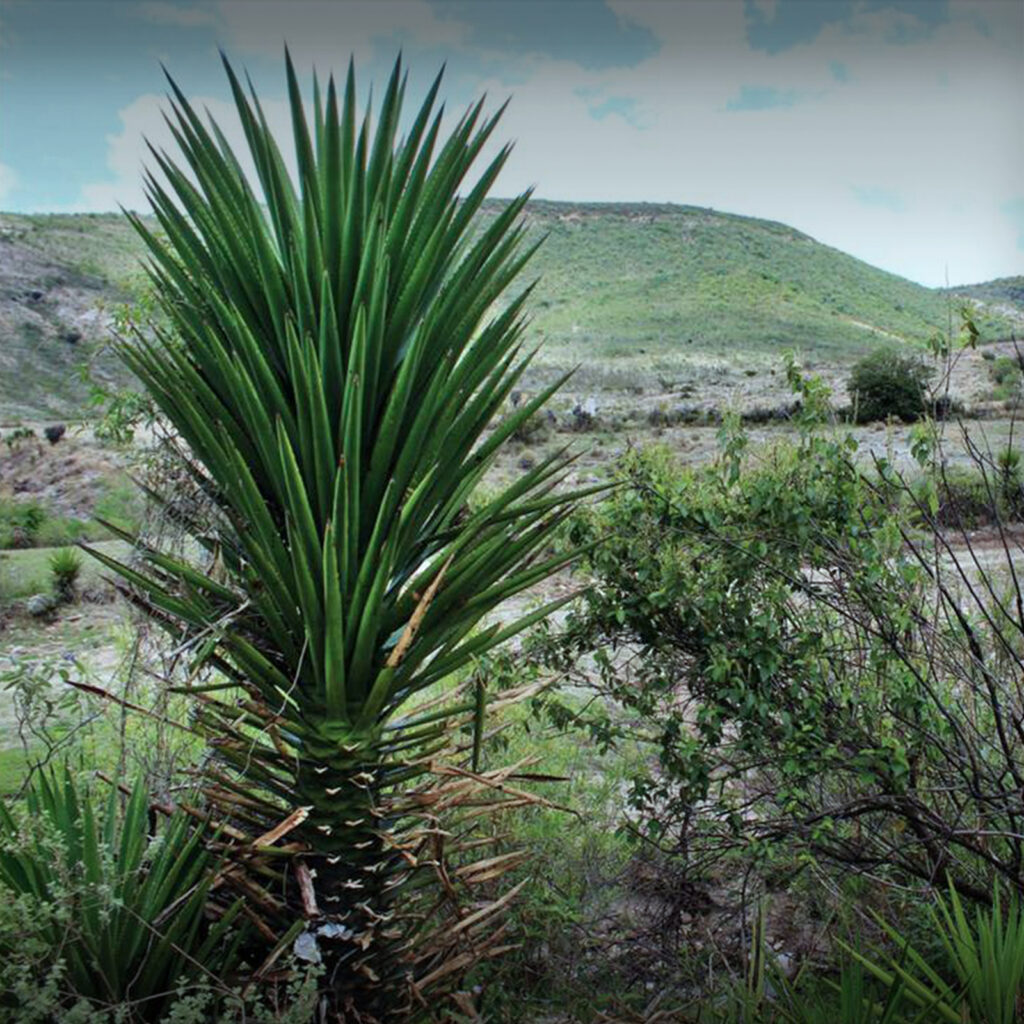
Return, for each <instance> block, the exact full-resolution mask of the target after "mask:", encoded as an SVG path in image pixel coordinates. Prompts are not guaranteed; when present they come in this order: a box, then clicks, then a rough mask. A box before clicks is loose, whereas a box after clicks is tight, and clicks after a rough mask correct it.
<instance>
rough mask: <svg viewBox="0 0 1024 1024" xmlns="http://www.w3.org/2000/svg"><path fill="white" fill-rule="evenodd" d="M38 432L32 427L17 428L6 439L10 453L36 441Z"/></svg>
mask: <svg viewBox="0 0 1024 1024" xmlns="http://www.w3.org/2000/svg"><path fill="white" fill-rule="evenodd" d="M35 439H36V432H35V431H34V430H33V429H32V428H31V427H15V429H14V430H12V431H11V432H10V433H9V434H8V435H7V436H6V437H5V438H4V443H5V444H6V445H7V450H8V451H10V452H13V451H17V450H18V448H20V447H21V446H22V444H24V443H25V442H26V441H34V440H35Z"/></svg>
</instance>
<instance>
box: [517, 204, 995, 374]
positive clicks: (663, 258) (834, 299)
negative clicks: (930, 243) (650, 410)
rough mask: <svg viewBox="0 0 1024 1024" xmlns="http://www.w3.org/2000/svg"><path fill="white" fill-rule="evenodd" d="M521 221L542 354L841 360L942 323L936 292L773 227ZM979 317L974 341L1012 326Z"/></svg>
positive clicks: (561, 212)
mask: <svg viewBox="0 0 1024 1024" xmlns="http://www.w3.org/2000/svg"><path fill="white" fill-rule="evenodd" d="M531 217H532V219H533V221H534V225H535V228H536V229H538V230H545V231H547V232H548V233H549V234H548V239H547V241H546V243H545V244H544V246H543V247H542V248H541V251H540V252H539V253H538V254H537V257H536V258H535V263H534V271H535V272H540V273H541V275H542V278H541V283H540V286H539V288H538V291H537V295H536V301H535V303H534V306H535V308H536V309H537V312H536V315H535V317H534V323H535V327H536V330H537V332H538V333H539V334H540V335H542V336H543V337H544V339H545V341H546V345H545V351H544V354H543V358H544V359H545V360H549V359H550V360H556V361H559V362H561V361H569V360H570V357H574V358H575V359H577V360H580V361H583V362H589V361H590V360H591V359H594V358H599V359H608V358H616V357H619V358H623V357H626V358H637V357H638V356H640V355H644V356H646V357H647V359H648V361H649V362H651V363H652V364H657V363H660V362H665V361H668V362H673V361H678V360H680V359H682V360H684V361H692V360H694V359H700V360H707V359H709V358H711V359H718V360H722V361H724V362H726V363H734V364H735V363H743V364H748V363H749V361H750V360H751V359H753V360H754V362H755V363H760V362H763V361H766V360H770V359H777V357H778V355H779V353H780V352H781V350H783V349H784V348H787V347H790V346H792V347H796V348H798V349H801V350H803V351H804V352H805V353H806V354H807V355H808V356H810V357H811V358H812V359H816V360H826V361H830V362H832V361H838V362H848V361H849V360H850V359H852V358H854V357H855V356H856V355H857V354H858V353H859V352H861V351H863V350H864V349H865V348H867V347H869V346H872V345H874V344H877V343H878V342H880V341H883V342H892V341H902V342H908V343H922V342H924V341H926V340H927V339H928V338H929V337H930V336H931V335H932V334H933V333H934V332H935V331H936V330H941V329H943V328H944V327H945V325H946V323H947V320H948V312H949V307H948V299H947V297H946V296H944V295H943V294H942V293H940V292H938V291H935V290H932V289H929V288H924V287H922V286H921V285H917V284H914V283H913V282H911V281H907V280H905V279H903V278H901V277H897V276H896V275H895V274H890V273H887V272H885V271H882V270H879V269H877V268H875V267H872V266H869V265H868V264H866V263H864V262H862V261H860V260H858V259H855V258H854V257H852V256H849V255H847V254H845V253H843V252H840V251H838V250H836V249H832V248H830V247H828V246H825V245H822V244H821V243H819V242H816V241H814V239H812V238H810V237H809V236H807V235H804V234H802V233H801V232H799V231H796V230H794V229H793V228H790V227H787V226H785V225H783V224H777V223H773V222H771V221H764V220H758V219H756V218H752V217H740V216H736V215H731V214H724V213H718V212H714V211H710V210H706V209H701V208H697V207H687V206H668V205H666V206H642V205H630V206H619V205H594V206H567V205H564V204H555V203H542V202H536V203H534V204H532V206H531ZM981 319H982V323H980V324H979V326H980V327H981V329H982V332H983V335H989V336H996V335H1000V334H1002V333H1005V331H1006V330H1007V328H1008V325H1007V323H1006V321H1005V319H1004V318H1003V317H1001V316H999V315H992V316H983V317H982V318H981ZM641 350H643V351H641Z"/></svg>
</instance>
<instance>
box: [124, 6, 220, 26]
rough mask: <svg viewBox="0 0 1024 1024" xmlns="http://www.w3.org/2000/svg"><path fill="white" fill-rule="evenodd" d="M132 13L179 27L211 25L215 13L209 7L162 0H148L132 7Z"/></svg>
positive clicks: (214, 20)
mask: <svg viewBox="0 0 1024 1024" xmlns="http://www.w3.org/2000/svg"><path fill="white" fill-rule="evenodd" d="M132 11H133V13H134V14H136V15H137V16H138V17H140V18H142V19H144V20H145V21H151V22H153V23H154V24H156V25H176V26H178V27H180V28H198V27H199V26H201V25H213V24H216V22H217V16H216V14H215V13H214V12H213V11H212V10H210V9H209V7H196V6H182V5H181V4H173V3H165V2H163V0H149V2H147V3H141V4H138V5H137V6H135V7H133V8H132Z"/></svg>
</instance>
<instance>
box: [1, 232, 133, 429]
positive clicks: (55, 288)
mask: <svg viewBox="0 0 1024 1024" xmlns="http://www.w3.org/2000/svg"><path fill="white" fill-rule="evenodd" d="M138 253H139V249H138V243H137V242H136V241H135V239H134V238H133V237H132V233H131V232H130V229H129V227H128V225H127V224H126V223H125V221H124V219H123V218H122V217H120V216H116V215H113V214H111V215H105V216H89V215H76V216H70V215H51V216H31V217H25V216H15V215H12V214H3V215H0V422H3V421H8V422H10V421H13V420H18V419H46V418H50V419H56V418H61V417H67V416H72V415H75V414H76V413H80V412H81V410H82V408H83V406H84V403H85V401H86V399H87V398H88V395H89V384H88V382H87V381H86V380H84V379H83V370H84V369H85V368H86V367H88V368H90V370H91V372H92V375H93V377H94V378H95V379H96V380H97V381H99V382H101V383H103V384H118V383H122V382H124V381H125V380H126V374H125V372H124V371H123V370H122V369H121V367H120V365H119V363H118V362H117V361H116V360H115V359H114V358H113V357H112V356H111V355H110V354H109V353H107V352H105V351H104V343H105V342H106V340H107V338H108V336H109V326H110V313H111V311H112V309H113V308H114V307H115V306H116V305H117V304H119V303H122V302H124V301H126V300H127V299H129V298H130V296H131V294H132V291H133V289H134V288H135V287H137V286H138V283H139V282H140V280H141V277H140V274H139V267H138Z"/></svg>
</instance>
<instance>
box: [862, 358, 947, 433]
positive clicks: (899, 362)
mask: <svg viewBox="0 0 1024 1024" xmlns="http://www.w3.org/2000/svg"><path fill="white" fill-rule="evenodd" d="M931 375H932V370H931V368H930V367H928V366H927V365H926V364H925V363H924V362H923V361H922V360H921V359H920V358H919V357H918V356H916V355H910V354H906V353H904V352H901V351H900V350H899V349H895V348H883V349H878V350H877V351H875V352H870V353H868V355H866V356H864V357H863V358H862V359H859V360H858V361H857V362H856V363H855V364H854V367H853V371H852V372H851V374H850V380H849V383H848V384H847V388H848V390H849V392H850V397H851V400H852V401H853V407H854V411H855V414H856V420H857V422H858V423H871V422H873V421H874V420H884V419H888V418H889V417H890V416H895V417H898V418H899V419H901V420H904V421H905V422H907V423H913V422H914V421H915V420H919V419H920V418H921V417H922V416H924V415H925V414H926V413H927V411H928V379H929V378H930V377H931Z"/></svg>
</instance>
